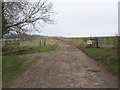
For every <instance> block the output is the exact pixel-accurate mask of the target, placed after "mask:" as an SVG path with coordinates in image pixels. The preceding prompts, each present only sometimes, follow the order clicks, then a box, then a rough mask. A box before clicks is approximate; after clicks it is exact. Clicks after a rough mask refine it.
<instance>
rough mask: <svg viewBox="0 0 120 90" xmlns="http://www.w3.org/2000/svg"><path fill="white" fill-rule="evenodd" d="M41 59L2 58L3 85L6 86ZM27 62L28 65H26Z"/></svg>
mask: <svg viewBox="0 0 120 90" xmlns="http://www.w3.org/2000/svg"><path fill="white" fill-rule="evenodd" d="M39 58H40V57H35V58H34V59H30V58H28V57H25V56H24V57H23V56H21V55H12V56H3V57H2V71H3V73H2V84H3V86H4V85H6V84H7V83H8V82H9V81H10V80H12V79H13V78H14V77H16V76H17V75H18V74H20V73H21V72H23V71H25V70H26V69H27V68H28V67H29V66H30V65H31V64H32V63H35V62H36V61H37V60H38V59H39ZM25 62H27V63H25Z"/></svg>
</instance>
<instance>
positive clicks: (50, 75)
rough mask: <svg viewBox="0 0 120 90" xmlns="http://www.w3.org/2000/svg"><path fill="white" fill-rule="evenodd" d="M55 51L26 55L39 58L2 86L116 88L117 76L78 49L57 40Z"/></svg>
mask: <svg viewBox="0 0 120 90" xmlns="http://www.w3.org/2000/svg"><path fill="white" fill-rule="evenodd" d="M57 42H58V43H59V46H58V48H57V49H56V50H54V51H51V52H46V53H40V54H29V56H30V57H35V56H42V57H43V58H42V59H40V60H38V62H37V63H35V64H33V65H32V66H31V67H30V68H29V69H28V70H27V71H26V72H24V73H23V74H21V75H20V76H18V78H16V79H15V80H13V81H12V82H11V83H9V84H8V85H7V86H6V88H117V87H118V81H117V77H116V76H114V75H112V74H111V73H109V72H108V71H107V70H106V69H105V68H104V67H103V66H102V65H101V64H100V63H98V62H97V61H95V60H94V59H92V58H90V57H89V56H87V55H86V54H85V53H83V52H82V51H81V50H80V49H78V48H76V47H74V46H71V45H69V44H67V43H65V42H62V41H58V40H57Z"/></svg>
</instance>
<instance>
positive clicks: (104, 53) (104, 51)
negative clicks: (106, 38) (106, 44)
mask: <svg viewBox="0 0 120 90" xmlns="http://www.w3.org/2000/svg"><path fill="white" fill-rule="evenodd" d="M79 48H81V49H82V50H83V51H85V52H86V53H88V54H89V55H90V56H92V57H93V58H95V59H96V60H98V61H100V62H101V63H102V64H103V65H104V66H105V67H106V68H107V69H108V70H109V71H110V72H113V73H114V74H115V75H118V74H119V73H118V53H117V49H114V48H111V49H108V48H85V47H79Z"/></svg>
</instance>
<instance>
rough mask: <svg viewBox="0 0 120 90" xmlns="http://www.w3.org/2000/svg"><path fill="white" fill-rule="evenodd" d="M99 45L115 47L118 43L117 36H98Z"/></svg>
mask: <svg viewBox="0 0 120 90" xmlns="http://www.w3.org/2000/svg"><path fill="white" fill-rule="evenodd" d="M98 45H99V47H106V48H113V47H117V45H118V38H117V37H106V38H98Z"/></svg>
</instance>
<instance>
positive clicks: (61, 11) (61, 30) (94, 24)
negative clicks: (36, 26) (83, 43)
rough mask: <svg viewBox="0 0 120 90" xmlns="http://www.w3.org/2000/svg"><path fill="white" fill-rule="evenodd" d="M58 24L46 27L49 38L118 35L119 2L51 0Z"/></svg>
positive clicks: (106, 0) (115, 0)
mask: <svg viewBox="0 0 120 90" xmlns="http://www.w3.org/2000/svg"><path fill="white" fill-rule="evenodd" d="M51 1H53V2H54V9H55V11H56V12H57V13H58V14H57V15H55V16H54V18H55V20H56V23H57V24H54V25H46V26H45V27H44V28H41V27H40V30H42V33H41V34H42V35H47V36H107V35H115V34H117V33H118V0H51Z"/></svg>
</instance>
